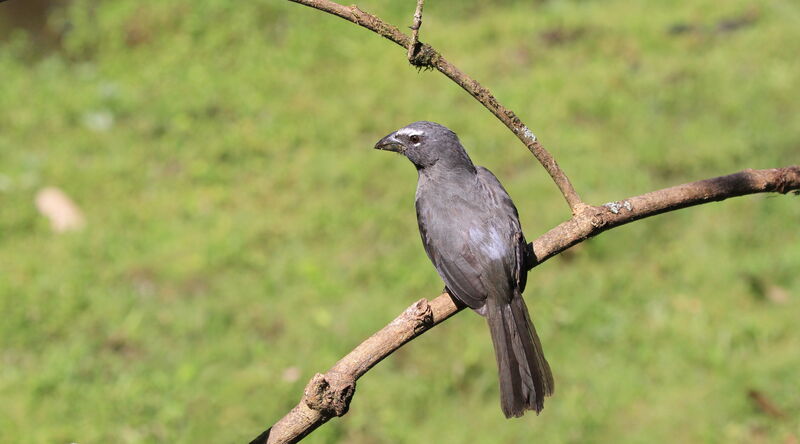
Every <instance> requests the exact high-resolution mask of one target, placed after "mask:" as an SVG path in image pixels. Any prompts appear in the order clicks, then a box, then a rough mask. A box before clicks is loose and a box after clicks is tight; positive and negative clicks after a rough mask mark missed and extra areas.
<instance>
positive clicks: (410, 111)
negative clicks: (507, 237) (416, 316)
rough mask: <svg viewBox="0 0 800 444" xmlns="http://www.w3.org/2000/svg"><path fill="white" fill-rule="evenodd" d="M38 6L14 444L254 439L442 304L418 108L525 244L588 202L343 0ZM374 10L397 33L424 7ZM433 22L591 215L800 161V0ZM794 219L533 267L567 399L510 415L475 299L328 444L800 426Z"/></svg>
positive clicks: (699, 215) (442, 43) (631, 241)
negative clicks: (417, 143) (51, 221)
mask: <svg viewBox="0 0 800 444" xmlns="http://www.w3.org/2000/svg"><path fill="white" fill-rule="evenodd" d="M22 1H28V0H10V1H7V2H5V3H2V4H0V14H5V15H4V16H2V20H0V26H2V32H0V35H2V36H3V37H2V41H0V79H2V84H1V85H2V86H1V87H0V312H1V313H2V322H0V441H2V442H14V443H41V442H53V443H66V442H79V443H90V442H121V443H128V442H131V443H133V442H136V443H138V442H145V443H146V442H175V443H181V442H243V441H246V440H248V439H250V438H252V437H254V436H255V435H257V434H258V433H260V432H261V431H262V430H263V428H264V427H265V426H267V425H269V424H270V423H272V422H273V421H274V420H276V419H278V418H279V417H280V416H281V415H283V414H284V413H286V412H287V411H288V410H289V409H290V408H291V407H292V406H293V405H294V404H295V403H296V402H297V400H298V399H299V396H300V394H301V391H302V388H303V386H304V384H305V382H306V381H307V380H308V379H309V378H310V377H311V376H312V375H313V374H314V373H315V372H317V371H323V370H325V369H326V368H328V367H329V366H330V365H332V364H333V363H334V362H335V361H336V360H337V359H338V358H339V357H341V356H342V355H343V354H344V353H346V352H347V351H349V350H350V349H351V348H352V347H353V346H354V345H355V344H357V343H358V342H359V341H360V340H361V339H363V338H365V337H366V336H368V335H369V334H371V333H372V332H373V331H375V330H376V329H378V328H380V327H381V326H383V325H384V324H385V323H386V322H387V321H389V320H390V319H392V318H393V317H394V316H395V315H396V314H397V313H399V312H400V311H401V310H402V309H404V308H405V307H407V306H408V305H410V304H411V303H412V302H414V301H416V300H417V299H418V298H421V297H430V296H434V295H436V294H438V291H439V290H440V289H441V287H442V284H441V282H440V280H439V278H438V277H437V275H436V273H435V271H434V270H433V268H432V267H431V265H430V264H429V262H428V259H427V258H426V257H425V255H424V253H423V250H422V248H421V245H420V242H419V239H418V234H417V227H416V222H415V216H414V210H413V195H414V187H415V178H416V176H415V173H414V170H413V168H412V167H411V166H410V165H409V164H408V163H407V162H406V161H404V160H402V159H400V158H398V157H396V156H391V155H388V154H386V153H377V152H374V151H373V150H372V149H371V147H372V144H373V143H374V142H375V141H376V140H377V139H378V138H379V137H381V136H383V135H385V134H386V133H388V132H389V131H391V130H394V129H396V128H397V127H400V126H402V125H405V124H406V123H408V122H411V121H414V120H422V119H426V120H434V121H438V122H441V123H443V124H445V125H447V126H449V127H451V128H452V129H454V130H455V131H456V132H458V133H459V135H460V137H461V139H462V141H463V142H464V144H465V146H466V147H467V148H468V149H469V151H470V153H471V155H472V157H473V159H474V160H475V161H476V163H479V164H482V165H485V166H487V167H489V168H490V169H492V170H493V171H494V172H495V173H496V174H497V175H498V177H499V178H500V179H501V180H502V181H503V183H504V184H505V185H506V188H507V189H508V190H509V192H510V193H511V195H512V196H513V197H514V199H515V201H516V203H517V206H518V207H519V209H520V213H521V217H522V220H523V226H524V227H525V229H526V233H527V236H528V238H531V239H532V238H534V237H536V236H537V235H539V234H540V233H543V232H544V231H545V230H547V229H549V228H550V227H552V226H553V225H555V224H557V223H559V222H560V221H562V220H564V219H565V218H567V217H568V212H567V208H566V205H565V204H564V202H563V201H562V198H561V196H560V195H559V194H558V193H557V191H556V189H555V187H554V186H553V185H552V184H551V183H550V181H549V179H548V178H547V177H546V174H544V173H543V171H542V169H541V168H540V167H539V166H537V165H536V163H535V162H534V160H533V158H532V157H531V156H530V154H529V153H528V152H527V150H525V149H524V148H523V147H522V146H521V145H520V144H519V143H518V142H517V141H516V140H515V138H514V137H513V136H512V135H511V134H509V132H508V131H507V130H506V129H505V128H504V127H503V126H502V125H501V124H500V123H499V122H497V121H496V120H495V119H494V118H493V117H491V116H490V114H488V113H487V112H486V111H485V110H484V109H483V108H481V107H480V105H478V104H477V103H475V102H474V101H473V100H472V99H471V98H470V97H469V96H468V95H467V94H465V93H464V92H463V91H461V90H460V89H459V88H458V87H457V86H455V85H453V84H451V83H450V82H449V81H448V80H446V79H445V78H443V77H442V76H441V75H439V74H437V73H433V72H424V71H423V72H417V71H416V70H414V69H412V68H410V67H409V66H408V64H407V62H406V61H405V59H404V51H403V50H402V49H400V48H398V47H396V46H394V45H393V44H391V43H389V42H387V41H385V40H383V39H381V38H378V37H377V36H375V35H372V34H370V33H368V32H367V31H365V30H363V29H360V28H359V27H357V26H354V25H352V24H350V23H347V22H345V21H343V20H340V19H338V18H335V17H333V16H329V15H326V14H323V13H321V12H318V11H314V10H312V9H309V8H306V7H302V6H299V5H295V4H291V3H289V2H283V1H264V0H258V1H253V2H237V3H232V2H230V1H222V0H195V1H188V0H171V1H167V2H144V3H143V2H140V1H133V0H116V1H107V0H104V1H88V0H75V1H72V2H69V3H67V2H53V3H54V7H52V8H51V9H49V10H42V11H41V14H40V15H39V16H37V17H39V19H38V21H35V20H34V21H32V22H26V24H25V26H22V25H23V23H22V21H18V20H17V19H16V18H15V16H13V14H12V13H11V12H10V9H8V8H10V5H13V4H14V3H15V2H22ZM359 6H361V7H362V8H363V9H365V10H367V11H370V12H373V13H375V14H377V15H379V16H381V17H383V18H385V19H386V20H388V21H390V22H392V23H395V24H397V25H398V26H406V25H408V24H409V23H410V18H411V14H412V13H413V4H412V3H409V2H397V1H396V2H378V1H370V2H363V3H360V4H359ZM425 14H426V15H425V20H424V22H425V24H424V26H423V29H422V33H421V36H422V38H423V40H424V41H426V42H430V43H432V44H433V45H434V46H435V47H436V48H437V49H439V50H441V51H442V52H443V53H444V54H445V55H446V56H447V57H448V59H450V60H451V61H453V62H454V63H456V64H457V65H458V66H459V67H461V68H462V69H463V70H464V71H466V72H468V73H470V74H471V75H472V76H474V77H475V78H476V79H478V80H479V81H481V82H482V83H483V84H484V85H486V86H487V87H489V88H490V89H492V90H493V91H494V93H495V94H496V95H497V97H498V98H499V99H500V100H501V101H503V102H504V103H505V104H507V105H508V106H509V107H510V108H511V109H513V110H515V111H516V112H517V113H518V114H519V116H520V117H521V118H522V119H523V120H524V121H525V122H527V123H528V125H529V126H530V127H531V129H533V130H534V131H535V132H536V133H537V135H538V136H539V137H540V138H541V140H542V141H543V143H544V144H545V145H546V146H547V147H548V148H550V149H551V151H552V152H553V153H554V154H555V155H556V157H557V158H558V160H559V162H560V163H561V165H562V166H563V167H564V168H565V170H566V171H567V172H568V174H570V176H571V177H572V179H573V181H574V183H575V185H576V187H577V189H578V190H579V191H581V192H582V195H583V197H584V198H585V199H586V200H587V201H589V202H591V203H602V202H605V201H610V200H617V199H621V198H624V197H627V196H631V195H635V194H640V193H642V192H646V191H649V190H652V189H656V188H660V187H664V186H669V185H673V184H677V183H681V182H686V181H691V180H697V179H701V178H706V177H712V176H717V175H721V174H727V173H731V172H734V171H737V170H741V169H743V168H769V167H777V166H786V165H790V164H797V163H798V159H800V102H798V100H797V99H798V97H800V59H798V57H797V54H800V27H798V26H797V23H798V22H800V6H799V5H798V3H797V2H796V1H792V0H768V1H764V2H748V1H742V0H733V1H729V2H723V3H720V2H714V1H710V0H698V1H688V0H676V1H669V2H645V1H642V2H636V3H634V2H627V1H621V0H609V1H603V2H600V1H577V0H573V1H566V0H563V1H559V0H552V1H539V2H523V1H520V2H513V1H502V2H491V3H489V2H480V1H477V0H469V1H460V2H446V3H442V2H438V3H437V2H429V3H428V4H427V5H426V8H425ZM43 36H51V37H49V38H44V37H43ZM45 186H57V187H60V188H61V189H63V190H64V191H65V192H67V193H68V194H69V195H70V196H72V197H73V198H74V199H75V201H76V202H77V203H78V204H79V205H80V206H81V207H82V209H83V211H84V212H85V213H86V218H87V222H88V225H87V228H86V229H85V230H83V231H81V232H78V233H71V234H62V235H57V234H54V233H52V232H51V230H50V227H49V225H48V223H47V221H46V220H45V219H44V218H42V217H41V216H39V215H38V214H37V212H36V209H35V207H34V205H33V198H34V195H35V193H36V191H37V190H39V189H41V188H43V187H45ZM798 222H800V200H798V198H797V197H794V196H750V197H744V198H737V199H732V200H730V201H726V202H724V203H714V204H709V205H704V206H701V207H697V208H693V209H688V210H683V211H680V212H675V213H671V214H667V215H663V216H659V217H656V218H652V219H648V220H645V221H641V222H637V223H635V224H632V225H630V226H627V227H623V228H620V229H617V230H614V231H612V232H609V233H606V234H603V235H602V236H601V237H599V238H597V239H593V240H591V241H589V242H586V243H584V244H583V245H581V246H580V247H578V248H576V249H574V250H573V251H570V252H567V253H566V254H564V255H562V256H560V257H558V258H555V259H553V260H551V261H549V262H548V263H546V264H544V265H543V266H541V267H539V268H537V269H536V270H534V271H533V272H532V273H531V275H530V278H529V286H528V291H527V294H526V296H527V299H528V301H529V302H528V303H529V306H530V307H531V309H532V312H533V315H534V317H535V318H536V320H537V327H538V330H539V333H540V335H541V337H542V340H543V342H544V346H545V350H546V352H547V356H548V358H549V360H550V363H551V365H552V367H553V370H554V373H555V375H556V385H557V390H556V395H555V396H554V397H553V398H552V399H550V400H549V401H548V403H547V408H546V409H545V411H544V413H543V414H542V415H541V416H539V417H536V416H535V415H532V414H531V415H527V416H526V417H524V418H522V419H520V420H513V421H507V420H505V419H504V418H503V416H502V414H501V412H500V408H499V402H498V393H497V386H496V384H497V383H496V373H495V368H494V366H495V364H494V360H493V354H492V351H491V342H490V340H489V335H488V332H487V331H486V326H485V324H484V322H483V321H482V320H481V319H480V318H479V317H478V316H475V315H473V314H471V313H465V314H462V315H459V316H456V317H455V318H454V319H452V320H450V321H448V322H447V323H446V324H445V325H442V326H441V327H439V328H436V329H435V330H434V331H432V332H430V333H428V334H426V335H424V337H422V338H420V339H418V340H416V341H414V342H413V343H412V344H409V345H408V346H406V347H405V348H403V349H402V350H400V351H399V352H398V353H396V354H395V355H394V356H392V357H390V358H389V359H387V360H386V361H385V362H383V363H381V364H380V365H378V366H377V367H376V368H375V369H374V370H373V371H372V372H370V373H369V374H368V375H367V376H366V377H365V378H364V379H362V381H361V382H360V383H359V390H358V393H357V394H356V397H355V399H354V402H353V404H352V407H351V412H350V413H349V414H348V415H347V416H346V417H344V418H341V419H336V420H333V421H332V422H331V423H329V424H328V425H326V426H325V427H323V428H321V429H320V430H318V431H317V432H315V433H314V434H313V435H311V437H309V438H308V442H316V443H328V442H348V443H419V442H475V443H478V442H486V443H492V442H528V441H531V440H533V439H536V440H540V441H542V442H623V443H639V442H748V443H751V442H796V441H797V439H798V436H800V419H798V418H800V388H799V386H798V369H800V354H798V350H800V333H799V332H798V330H797V321H798V316H799V315H800V278H798V273H797V270H798V269H800V248H799V246H800V245H798V244H799V243H800V234H799V232H798ZM778 296H780V297H778ZM749 390H757V391H759V392H760V393H762V394H763V395H764V396H766V397H767V398H768V399H770V400H771V402H773V403H774V404H775V405H776V406H778V407H779V408H780V409H781V410H782V411H783V412H784V413H785V414H786V416H785V417H783V418H775V417H772V416H770V415H768V414H766V413H765V412H764V411H762V410H761V409H759V408H758V407H757V405H756V404H754V403H753V402H751V400H750V399H749V398H748V395H747V393H748V391H749ZM792 439H794V441H792Z"/></svg>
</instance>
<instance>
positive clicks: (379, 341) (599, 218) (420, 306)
mask: <svg viewBox="0 0 800 444" xmlns="http://www.w3.org/2000/svg"><path fill="white" fill-rule="evenodd" d="M767 192H776V193H783V194H786V193H789V192H795V193H798V192H800V166H790V167H786V168H776V169H769V170H745V171H741V172H739V173H736V174H731V175H728V176H722V177H716V178H713V179H707V180H701V181H698V182H692V183H687V184H683V185H678V186H675V187H670V188H665V189H662V190H658V191H653V192H650V193H646V194H642V195H640V196H635V197H630V198H627V199H623V200H618V201H615V202H610V203H607V204H604V205H599V206H588V205H587V206H585V207H584V208H583V209H582V210H581V212H580V213H579V214H576V215H574V216H573V217H572V218H571V219H569V220H568V221H566V222H563V223H561V224H560V225H558V226H557V227H555V228H553V229H552V230H550V231H548V232H547V233H545V234H544V235H542V236H540V237H539V238H537V239H536V240H534V241H533V242H531V244H530V246H531V248H532V256H531V258H530V259H531V260H530V261H529V264H528V266H529V268H533V267H535V266H537V265H539V264H541V263H542V262H544V261H546V260H547V259H549V258H551V257H553V256H555V255H557V254H559V253H561V252H563V251H564V250H566V249H567V248H569V247H571V246H573V245H576V244H578V243H580V242H583V241H584V240H586V239H588V238H590V237H593V236H595V235H597V234H599V233H602V232H603V231H606V230H609V229H611V228H614V227H618V226H620V225H624V224H627V223H629V222H633V221H635V220H639V219H643V218H645V217H650V216H654V215H656V214H661V213H665V212H668V211H673V210H678V209H681V208H686V207H691V206H694V205H700V204H704V203H708V202H714V201H720V200H724V199H727V198H729V197H736V196H743V195H746V194H755V193H767ZM462 308H464V307H463V306H462V305H460V304H458V303H457V302H456V301H455V300H454V299H453V298H451V297H450V295H448V294H447V293H445V294H442V295H440V296H438V297H437V298H435V299H433V300H431V301H428V300H426V299H420V300H419V301H417V302H416V303H414V304H413V305H412V306H410V307H409V308H407V309H406V310H405V311H404V312H403V313H402V314H401V315H400V316H398V317H397V318H396V319H395V320H393V321H392V322H391V323H389V325H387V326H386V327H384V328H383V329H381V330H380V331H378V332H377V333H375V334H374V335H372V336H371V337H370V338H369V339H367V340H366V341H364V342H362V343H361V344H360V345H359V346H358V347H356V348H355V349H354V350H353V351H352V352H350V353H349V354H348V355H347V356H345V357H344V358H342V359H341V360H340V361H339V362H337V363H336V365H334V366H333V367H332V368H331V369H330V370H328V372H327V373H325V374H324V375H323V374H319V373H318V374H317V375H316V376H314V378H312V379H311V381H310V382H309V383H308V385H307V386H306V389H305V391H304V394H303V398H302V399H301V400H300V403H299V404H298V405H297V406H296V407H295V408H293V409H292V410H291V411H290V412H289V413H288V414H286V416H284V417H283V418H282V419H281V420H280V421H278V422H277V423H275V425H274V426H272V427H271V428H269V429H267V430H266V431H265V432H264V433H262V434H261V435H260V436H259V437H258V438H256V439H255V440H253V441H252V443H251V444H254V443H258V444H261V443H269V444H273V443H276V444H277V443H294V442H297V441H299V440H301V439H302V438H303V437H305V436H306V435H308V434H309V433H311V432H312V431H313V430H314V429H316V428H317V427H319V426H320V425H322V424H324V423H326V422H327V421H328V420H330V419H331V418H333V417H335V416H342V415H344V414H345V413H347V409H348V407H349V405H350V400H351V399H352V397H353V394H354V393H355V385H356V380H357V379H358V378H360V377H361V376H363V375H364V374H365V373H366V372H367V371H368V370H369V369H371V368H372V367H373V366H375V364H377V363H378V362H380V361H382V360H383V359H384V358H385V357H387V356H389V355H390V354H391V353H392V352H393V351H395V350H397V349H398V348H400V347H402V346H403V345H404V344H406V343H407V342H408V341H410V340H412V339H414V338H415V337H417V336H419V335H421V334H422V333H424V332H426V331H428V330H430V329H431V328H433V327H434V326H436V325H437V324H439V323H441V322H442V321H444V320H446V319H447V318H449V317H450V316H452V315H454V314H455V313H457V312H459V311H460V310H461V309H462Z"/></svg>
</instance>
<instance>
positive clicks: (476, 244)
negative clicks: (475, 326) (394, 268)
mask: <svg viewBox="0 0 800 444" xmlns="http://www.w3.org/2000/svg"><path fill="white" fill-rule="evenodd" d="M438 197H439V198H440V196H438ZM416 206H417V220H418V222H419V229H420V234H421V236H422V243H423V245H424V246H425V252H426V253H427V254H428V257H429V258H430V259H431V262H433V264H434V266H435V267H436V270H437V271H438V272H439V275H440V276H441V277H442V280H444V282H445V285H447V288H448V289H449V290H450V291H451V292H452V293H453V295H454V296H456V297H457V298H458V299H460V300H461V301H462V302H464V303H465V304H467V305H468V306H469V307H470V308H473V309H479V308H481V307H482V306H483V305H484V303H485V301H486V298H487V294H488V292H489V291H492V292H493V293H495V294H498V295H502V297H506V298H508V300H509V301H510V298H511V297H512V295H513V291H512V290H513V289H514V288H519V289H520V292H521V291H522V289H523V287H524V285H525V277H526V275H527V273H526V272H525V271H524V270H525V269H524V268H523V266H522V264H523V256H522V255H523V252H524V249H523V246H524V242H525V240H524V237H523V236H522V230H521V229H520V225H519V217H518V215H517V209H516V208H515V207H514V203H513V202H512V201H511V198H510V197H509V196H508V193H506V191H505V190H504V189H503V187H502V185H500V182H499V181H498V180H497V179H496V178H495V177H494V176H493V175H492V173H491V172H489V170H486V169H485V168H481V167H479V168H478V187H477V188H476V189H475V193H463V194H462V195H458V194H456V195H455V196H451V197H450V198H449V199H447V201H445V202H442V201H441V200H438V199H437V200H434V199H433V197H432V196H427V195H418V196H417V205H416Z"/></svg>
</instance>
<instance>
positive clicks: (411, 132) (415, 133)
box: [397, 128, 422, 137]
mask: <svg viewBox="0 0 800 444" xmlns="http://www.w3.org/2000/svg"><path fill="white" fill-rule="evenodd" d="M397 134H399V135H401V136H408V137H411V136H420V135H422V131H418V130H414V129H411V128H402V129H400V130H398V131H397Z"/></svg>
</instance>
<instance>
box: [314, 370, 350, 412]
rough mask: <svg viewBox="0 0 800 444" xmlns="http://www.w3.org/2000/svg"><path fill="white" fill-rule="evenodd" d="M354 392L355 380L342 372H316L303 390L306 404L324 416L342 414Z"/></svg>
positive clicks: (348, 405) (347, 407)
mask: <svg viewBox="0 0 800 444" xmlns="http://www.w3.org/2000/svg"><path fill="white" fill-rule="evenodd" d="M355 392H356V381H355V379H353V377H352V376H350V375H346V374H343V373H336V372H328V374H325V375H323V374H321V373H317V374H316V375H314V377H313V378H311V381H310V382H309V383H308V385H307V386H306V389H305V391H304V395H305V402H306V405H307V406H308V407H309V408H311V409H313V410H316V411H318V412H320V413H322V414H323V415H324V416H328V417H331V416H343V415H344V414H345V413H347V410H348V409H349V408H350V400H351V399H353V395H354V394H355Z"/></svg>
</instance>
